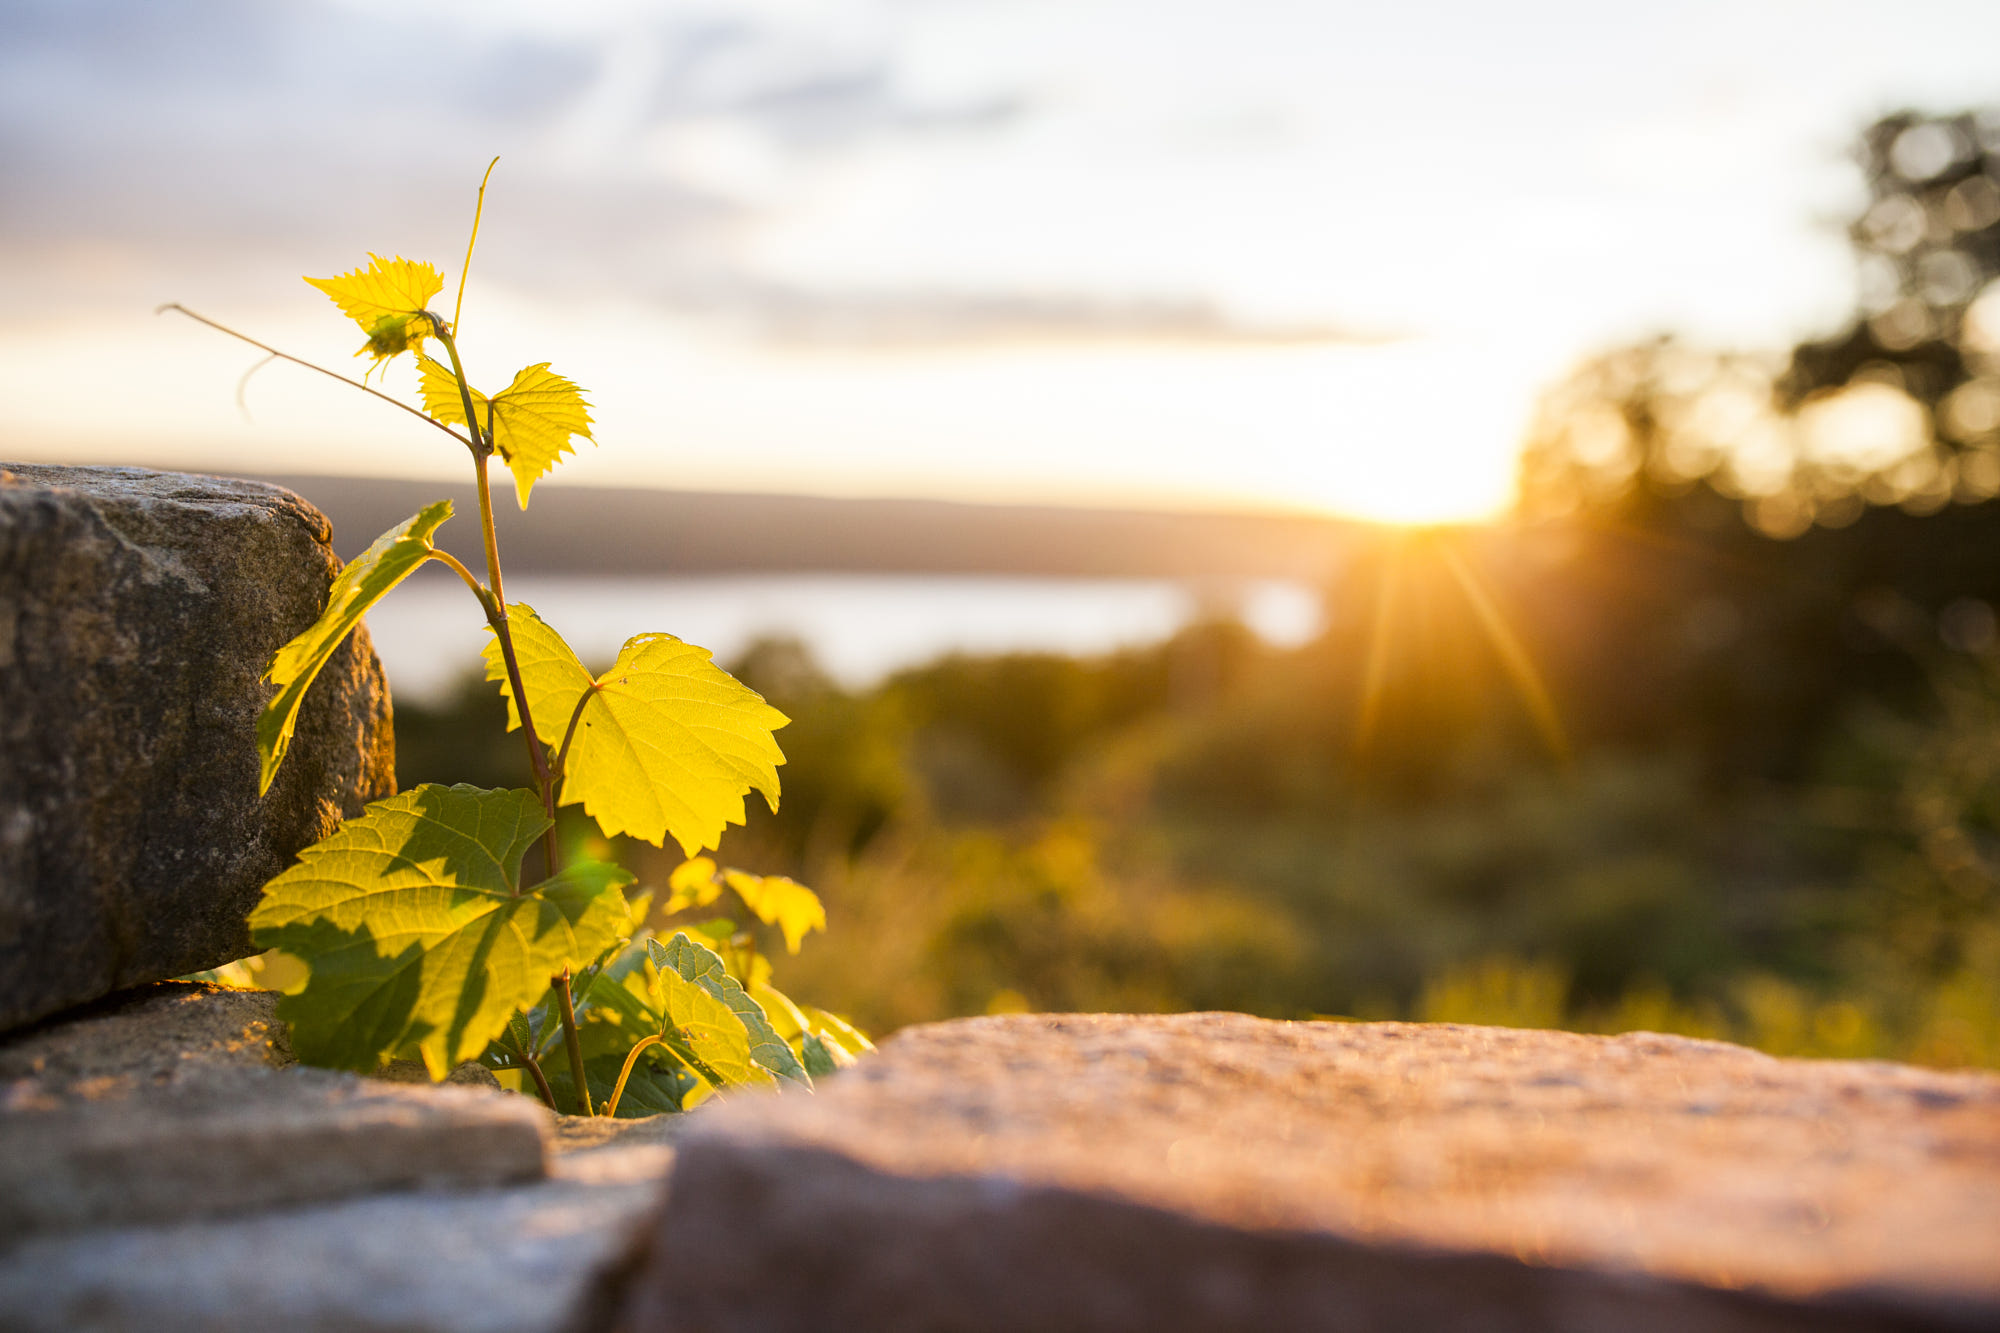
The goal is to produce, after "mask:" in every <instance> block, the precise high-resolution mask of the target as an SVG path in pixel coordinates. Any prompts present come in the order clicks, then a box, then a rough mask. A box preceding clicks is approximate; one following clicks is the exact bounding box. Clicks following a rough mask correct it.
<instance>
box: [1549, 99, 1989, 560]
mask: <svg viewBox="0 0 2000 1333" xmlns="http://www.w3.org/2000/svg"><path fill="white" fill-rule="evenodd" d="M1855 156H1856V159H1857V162H1858V164H1859V165H1860V167H1861V169H1862V172H1863V174H1864V176H1865V178H1866V183H1867V187H1868V203H1867V205H1866V206H1865V207H1864V208H1863V210H1862V211H1861V213H1860V215H1859V216H1858V217H1856V218H1855V219H1854V220H1853V221H1852V223H1851V224H1850V226H1849V227H1848V235H1849V237H1850V239H1851V241H1852V243H1853V245H1854V249H1855V256H1856V262H1857V265H1858V283H1857V295H1858V304H1857V307H1856V309H1855V311H1854V313H1853V315H1852V317H1851V318H1850V320H1849V322H1848V324H1847V326H1846V327H1845V328H1844V329H1842V330H1841V331H1839V332H1838V333H1835V334H1833V335H1832V336H1830V337H1828V338H1825V339H1820V340H1816V341H1811V342H1806V343H1802V344H1800V345H1799V346H1798V347H1796V348H1794V349H1792V351H1791V353H1790V354H1789V357H1772V356H1761V355H1750V354H1742V353H1725V352H1718V351H1712V350H1707V349H1702V348H1696V347H1691V346H1689V345H1687V344H1686V343H1684V342H1681V341H1679V340H1676V339H1673V338H1661V339H1657V340H1655V341H1653V342H1648V343H1642V344H1638V345H1635V346H1631V347H1624V348H1619V349H1615V350H1613V351H1610V352H1606V353H1603V354H1601V355H1599V356H1597V357H1595V358H1593V359H1591V360H1590V361H1588V362H1586V363H1585V364H1584V365H1583V366H1582V367H1581V368H1579V369H1578V371H1577V372H1576V373H1575V374H1574V375H1573V376H1572V377H1571V378H1570V380H1569V381H1568V382H1566V383H1565V384H1563V385H1561V386H1559V387H1558V388H1557V389H1556V390H1555V391H1553V392H1552V393H1550V394H1549V395H1548V396H1547V398H1546V399H1545V401H1544V402H1543V404H1542V408H1541V412H1540V414H1539V417H1538V420H1537V423H1536V425H1535V427H1534V429H1533V431H1532V432H1531V437H1530V440H1529V445H1528V448H1527V450H1526V453H1525V454H1524V457H1523V462H1522V474H1521V481H1522V487H1521V489H1522V499H1523V505H1524V508H1525V509H1526V510H1527V511H1528V512H1530V513H1535V514H1551V513H1565V512H1574V511H1576V510H1577V509H1579V508H1580V507H1592V508H1596V509H1602V508H1604V507H1606V506H1611V507H1617V506H1619V505H1621V504H1623V503H1625V502H1627V501H1628V500H1632V499H1633V498H1634V497H1637V496H1640V495H1641V494H1643V493H1650V494H1651V495H1652V496H1653V497H1655V498H1664V499H1672V498H1674V497H1677V496H1679V495H1682V494H1685V493H1686V492H1687V491H1689V490H1690V489H1692V488H1695V487H1697V486H1705V487H1707V488H1709V489H1712V490H1714V491H1716V492H1718V493H1720V494H1722V495H1725V496H1727V497H1730V498H1731V499H1735V500H1739V501H1741V502H1742V503H1743V504H1744V507H1745V511H1746V514H1747V516H1748V518H1749V519H1750V521H1751V523H1752V524H1753V525H1754V526H1755V527H1757V528H1758V529H1759V530H1760V531H1762V532H1764V533H1766V534H1768V535H1771V536H1775V537H1791V536H1796V535H1798V534H1800V533H1802V532H1804V531H1805V530H1806V529H1807V528H1808V527H1810V526H1812V525H1813V524H1814V523H1815V522H1818V523H1820V524H1821V525H1823V526H1826V527H1835V528H1837V527H1843V526H1845V525H1847V524H1849V523H1852V522H1854V521H1855V520H1856V519H1857V518H1859V517H1860V515H1861V513H1862V511H1863V509H1864V508H1865V507H1867V506H1869V505H1890V504H1894V505H1899V506H1901V507H1902V508H1903V509H1905V510H1906V511H1908V512H1910V513H1913V514H1918V515H1925V514H1931V513H1935V512H1937V511H1939V510H1941V509H1943V508H1944V507H1945V506H1946V505H1948V504H1950V503H1952V502H1953V501H1954V500H1956V501H1959V502H1964V503H1976V502H1979V501H1983V500H1988V499H1991V498H1992V497H1993V496H1994V495H1996V494H2000V111H1991V110H1989V111H1967V112H1960V113H1955V114H1949V115H1935V116H1931V115H1923V114H1920V113H1917V112H1912V111H1902V112H1897V113H1896V114H1894V115H1890V116H1885V117H1883V118H1882V119H1881V120H1879V121H1877V122H1876V123H1875V124H1873V125H1871V126H1870V127H1869V128H1868V129H1867V130H1866V131H1864V132H1863V133H1862V135H1861V138H1860V142H1859V144H1858V145H1857V147H1856V151H1855Z"/></svg>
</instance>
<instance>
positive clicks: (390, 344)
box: [306, 254, 444, 416]
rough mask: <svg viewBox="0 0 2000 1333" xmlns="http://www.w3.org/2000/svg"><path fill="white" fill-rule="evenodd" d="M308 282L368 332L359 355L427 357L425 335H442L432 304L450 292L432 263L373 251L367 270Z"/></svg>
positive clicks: (380, 359)
mask: <svg viewBox="0 0 2000 1333" xmlns="http://www.w3.org/2000/svg"><path fill="white" fill-rule="evenodd" d="M306 281H307V282H309V283H311V284H312V285H313V286H315V287H317V288H319V289H320V290H321V291H323V292H325V293H326V294H327V295H328V296H330V297H332V298H333V303H334V304H335V305H337V306H339V307H340V309H341V313H342V314H344V315H346V316H347V317H348V318H349V319H352V320H353V321H354V322H355V323H356V324H359V325H360V326H361V331H362V332H363V333H366V334H367V335H368V343H367V345H366V346H364V347H363V348H362V349H361V351H359V352H356V353H355V355H356V356H360V355H362V354H363V353H366V354H368V355H369V356H372V357H374V358H375V360H376V361H378V362H380V361H384V360H386V359H388V358H389V357H392V356H396V355H398V354H399V353H402V352H410V351H414V352H417V353H418V354H419V355H421V354H422V350H423V345H424V339H426V338H429V337H433V336H435V335H436V333H437V325H436V323H435V322H434V321H433V319H432V317H431V314H430V311H429V306H430V302H431V298H432V297H434V296H436V295H437V294H438V293H439V292H441V291H443V290H444V275H443V274H442V273H439V272H438V271H437V270H436V269H434V268H432V267H431V266H430V265H429V264H420V263H415V262H413V261H411V260H408V259H402V258H396V259H384V258H382V256H380V255H377V254H371V255H369V256H368V267H367V268H366V269H358V268H357V269H355V270H354V271H353V272H352V273H343V274H341V275H340V276H338V277H333V278H307V279H306ZM432 415H433V416H435V415H436V413H432Z"/></svg>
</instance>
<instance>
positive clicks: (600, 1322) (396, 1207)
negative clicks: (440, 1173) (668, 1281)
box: [0, 1146, 672, 1333]
mask: <svg viewBox="0 0 2000 1333" xmlns="http://www.w3.org/2000/svg"><path fill="white" fill-rule="evenodd" d="M671 1160H672V1150H671V1149H668V1148H661V1147H653V1146H646V1147H637V1148H611V1149H602V1150H599V1151H595V1152H587V1153H578V1154H575V1155H573V1156H571V1157H566V1158H561V1159H558V1161H557V1164H556V1167H555V1171H554V1174H553V1177H552V1178H551V1179H549V1180H545V1181H540V1182H536V1183H534V1184H529V1185H523V1186H517V1187H514V1188H511V1189H494V1190H481V1191H449V1192H448V1191H436V1190H424V1191H416V1192H411V1193H402V1194H391V1195H381V1196H377V1197H374V1198H367V1199H355V1200H350V1201H346V1202H341V1203H331V1204H322V1205H318V1206H313V1207H302V1208H290V1209H282V1210H277V1211H273V1212H265V1213H257V1214H253V1215H251V1216H248V1217H239V1218H228V1219H217V1220H212V1221H202V1222H194V1223H187V1224H182V1225H179V1226H173V1227H117V1228H105V1229H98V1230H93V1231H87V1232H80V1233H69V1234H63V1235H49V1236H42V1237H37V1238H34V1239H31V1240H29V1241H28V1242H27V1243H25V1244H24V1245H21V1246H19V1247H17V1248H16V1249H14V1250H12V1251H11V1252H6V1253H0V1330H6V1331H7V1333H79V1331H89V1333H211V1330H214V1329H221V1328H236V1329H282V1330H284V1331H285V1333H364V1331H365V1333H385V1331H387V1330H397V1331H398V1333H416V1331H417V1330H422V1331H423V1333H603V1330H605V1329H607V1328H609V1327H610V1316H611V1309H612V1306H613V1305H614V1303H615V1301H616V1299H617V1293H618V1290H619V1286H618V1284H619V1282H620V1281H621V1279H622V1278H623V1276H624V1275H625V1273H626V1271H627V1270H628V1269H629V1268H630V1266H631V1264H632V1262H633V1260H634V1257H635V1242H636V1241H637V1240H638V1239H639V1238H641V1237H643V1236H644V1235H645V1234H646V1233H647V1231H648V1229H649V1224H650V1220H651V1218H652V1216H653V1214H655V1213H656V1212H657V1211H658V1208H659V1201H660V1195H661V1183H660V1182H661V1179H662V1177H664V1175H665V1174H666V1171H667V1168H668V1165H669V1163H670V1162H671Z"/></svg>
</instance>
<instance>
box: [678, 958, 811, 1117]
mask: <svg viewBox="0 0 2000 1333" xmlns="http://www.w3.org/2000/svg"><path fill="white" fill-rule="evenodd" d="M657 979H658V982H659V987H660V1003H661V1006H662V1007H663V1008H664V1009H665V1010H666V1015H667V1022H668V1023H669V1024H670V1025H671V1026H672V1028H673V1030H674V1033H675V1035H677V1036H678V1037H679V1039H680V1041H681V1042H682V1043H684V1044H685V1047H686V1049H687V1051H688V1053H689V1054H691V1055H693V1056H694V1057H695V1059H697V1060H699V1061H700V1062H701V1064H702V1065H704V1066H706V1067H707V1068H706V1072H707V1073H710V1074H713V1075H714V1076H715V1077H716V1078H718V1079H720V1080H721V1081H722V1083H723V1085H724V1086H725V1087H733V1086H736V1085H739V1084H751V1085H755V1084H760V1083H765V1084H768V1083H771V1082H773V1081H774V1078H773V1076H772V1074H771V1072H770V1071H769V1070H767V1069H765V1068H764V1067H763V1066H762V1065H760V1064H758V1063H757V1062H756V1061H755V1060H753V1059H752V1058H751V1056H750V1033H749V1032H748V1031H747V1030H746V1029H745V1028H744V1026H743V1020H742V1019H741V1018H739V1017H737V1015H736V1013H735V1011H734V1010H732V1009H731V1008H730V1007H729V1006H728V1005H726V1004H724V1003H723V1002H722V1001H721V1000H719V999H717V998H716V997H715V996H714V995H713V994H711V993H710V992H709V991H707V990H706V989H704V988H703V987H701V986H699V985H696V984H695V983H694V982H692V981H689V980H688V979H687V978H685V977H683V976H681V975H680V974H679V973H677V972H675V971H674V970H673V969H671V968H662V969H660V971H659V972H658V973H657ZM801 1068H803V1066H801Z"/></svg>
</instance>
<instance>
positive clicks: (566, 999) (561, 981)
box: [555, 968, 597, 1115]
mask: <svg viewBox="0 0 2000 1333" xmlns="http://www.w3.org/2000/svg"><path fill="white" fill-rule="evenodd" d="M555 985H556V1001H557V1004H558V1007H559V1008H561V1010H562V1024H563V1045H565V1046H567V1047H568V1048H569V1076H570V1078H572V1079H573V1080H575V1082H576V1104H577V1107H578V1110H579V1112H580V1114H583V1115H596V1114H597V1112H596V1111H595V1110H594V1109H592V1107H591V1105H590V1084H589V1082H588V1081H587V1080H585V1078H584V1076H583V1043H582V1042H580V1041H578V1040H577V1035H576V1005H575V1004H573V1003H572V1002H571V1000H570V995H569V969H568V968H564V969H563V970H562V971H561V972H560V973H559V974H558V975H557V976H556V979H555Z"/></svg>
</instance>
